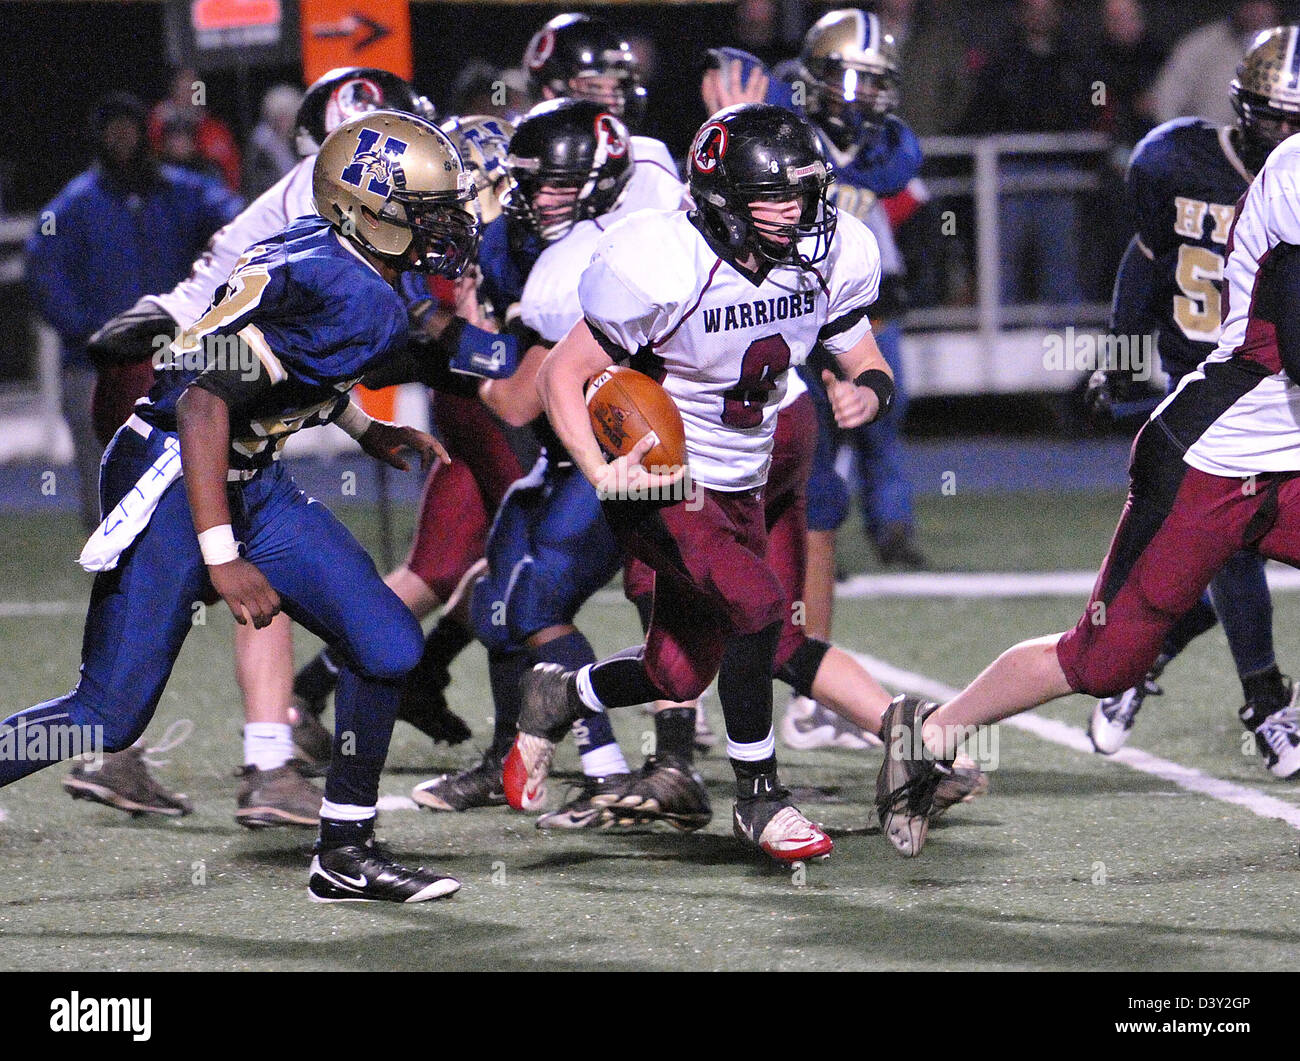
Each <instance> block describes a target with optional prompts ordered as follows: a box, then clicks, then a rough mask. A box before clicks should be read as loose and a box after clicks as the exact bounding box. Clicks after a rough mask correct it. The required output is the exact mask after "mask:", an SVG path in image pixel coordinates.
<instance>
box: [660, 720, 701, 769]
mask: <svg viewBox="0 0 1300 1061" xmlns="http://www.w3.org/2000/svg"><path fill="white" fill-rule="evenodd" d="M655 754H656V755H659V756H664V755H671V756H673V758H675V759H682V760H685V761H686V762H688V763H693V762H694V761H695V708H693V707H670V708H668V709H667V710H665V711H656V712H655Z"/></svg>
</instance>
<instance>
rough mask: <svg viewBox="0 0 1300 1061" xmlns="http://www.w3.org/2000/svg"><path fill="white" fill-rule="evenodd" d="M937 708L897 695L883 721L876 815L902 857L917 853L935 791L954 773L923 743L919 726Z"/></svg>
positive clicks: (926, 827)
mask: <svg viewBox="0 0 1300 1061" xmlns="http://www.w3.org/2000/svg"><path fill="white" fill-rule="evenodd" d="M936 706H937V705H935V704H932V703H930V702H928V701H926V700H921V699H920V698H918V697H915V696H898V697H895V698H894V701H893V703H891V704H890V705H889V707H888V708H887V709H886V711H885V715H884V718H882V719H881V724H880V732H881V736H883V737H884V739H885V761H884V763H882V764H881V767H880V773H879V775H878V776H877V777H876V813H877V814H878V815H879V817H880V827H881V829H882V830H883V831H884V834H885V836H886V837H888V839H889V842H890V843H891V844H893V845H894V847H895V848H897V849H898V852H899V854H901V855H903V857H904V858H912V857H914V856H916V855H919V854H920V853H921V848H922V847H924V846H925V837H926V833H927V831H928V830H929V824H930V814H931V811H932V810H933V808H934V795H935V790H936V789H937V788H938V786H939V783H940V782H941V781H943V780H944V779H945V778H946V777H947V776H948V775H949V774H951V773H952V768H951V765H950V764H947V763H941V762H938V761H936V760H935V759H934V757H933V756H932V755H931V754H930V752H929V751H928V750H926V748H925V746H924V745H923V744H922V742H921V722H922V720H923V719H924V717H925V716H926V715H927V714H929V713H930V712H931V711H933V710H934V709H935V707H936Z"/></svg>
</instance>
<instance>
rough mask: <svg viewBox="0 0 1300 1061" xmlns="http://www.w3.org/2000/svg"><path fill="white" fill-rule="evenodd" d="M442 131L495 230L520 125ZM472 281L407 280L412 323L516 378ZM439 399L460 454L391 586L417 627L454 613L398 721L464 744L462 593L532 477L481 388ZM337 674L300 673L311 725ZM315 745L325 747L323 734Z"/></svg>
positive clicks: (482, 123) (412, 680)
mask: <svg viewBox="0 0 1300 1061" xmlns="http://www.w3.org/2000/svg"><path fill="white" fill-rule="evenodd" d="M441 128H442V131H443V132H445V133H446V134H447V135H448V136H449V137H450V138H451V141H452V143H454V144H455V145H456V149H457V151H459V153H460V156H461V158H462V159H463V160H464V162H465V164H466V166H468V167H469V169H470V170H471V172H472V173H473V176H474V184H475V187H476V188H477V189H478V211H479V218H480V221H481V223H483V224H485V225H486V224H491V223H492V222H494V221H496V219H497V218H498V217H500V215H501V195H502V194H503V193H504V191H505V184H506V180H507V178H506V169H505V158H506V154H507V152H508V150H509V146H510V138H511V136H512V135H513V134H514V127H513V126H512V125H511V124H510V123H509V122H507V121H505V120H504V119H502V118H494V117H491V116H489V115H468V116H462V117H456V118H451V119H448V120H447V121H446V122H444V123H443V124H442V126H441ZM473 273H474V270H470V271H467V273H466V275H465V276H463V277H461V278H459V279H458V280H455V281H451V280H448V279H447V278H445V277H433V278H431V279H429V280H428V281H427V282H426V280H425V278H423V277H419V278H408V282H407V283H406V284H405V288H406V290H407V291H408V293H409V294H410V296H411V299H412V304H413V316H414V317H415V318H416V320H417V321H430V320H433V319H434V318H435V317H437V316H439V315H440V314H441V315H443V316H445V315H446V314H447V313H454V314H455V315H456V316H457V317H458V318H459V320H458V321H453V322H452V324H451V325H450V326H449V329H450V335H447V334H444V335H443V338H444V339H446V338H454V339H455V340H456V342H457V344H458V347H463V348H464V350H463V351H462V358H463V359H464V360H465V362H466V364H468V365H469V366H470V367H473V364H474V359H475V358H477V359H478V362H479V363H486V365H487V370H488V371H491V372H501V373H502V374H509V368H510V367H511V366H513V365H514V364H515V363H516V362H517V357H516V355H515V352H514V351H515V349H516V340H515V337H514V336H513V335H509V334H498V332H497V330H496V324H495V322H494V321H493V320H492V313H491V309H490V308H488V309H487V310H484V309H483V308H482V307H480V305H479V298H478V290H479V289H478V285H477V283H476V282H475V279H474V275H473ZM412 280H413V281H414V282H411V281H412ZM432 400H433V410H432V411H433V422H434V424H435V429H436V432H437V434H438V436H439V438H440V440H441V441H442V443H443V445H444V446H446V447H447V451H448V452H449V453H450V454H451V455H452V463H450V464H447V463H444V462H442V461H439V462H438V463H437V464H435V465H434V467H433V469H432V470H431V471H430V473H429V477H428V479H427V480H426V482H425V484H424V491H423V494H422V495H421V498H420V509H419V515H418V518H417V523H416V532H415V538H414V541H413V542H412V544H411V550H410V552H409V554H408V555H407V557H406V559H405V561H404V562H403V563H402V564H401V565H399V566H398V567H397V568H396V569H395V570H394V571H392V572H390V573H389V575H388V576H387V577H386V578H385V579H384V581H385V582H386V583H387V584H388V586H389V588H390V589H392V590H393V592H394V593H396V594H397V595H398V596H399V597H400V598H401V599H402V600H403V601H404V602H405V603H406V604H407V606H408V607H410V609H411V611H412V612H414V613H415V616H416V618H418V619H423V618H424V617H425V616H426V615H428V614H429V613H430V612H432V611H433V610H434V609H435V608H438V607H439V606H440V605H445V606H446V607H445V609H444V612H443V614H442V616H441V617H440V618H439V620H438V622H437V623H436V624H435V626H434V628H433V629H432V630H431V631H430V632H429V635H428V637H427V638H426V639H425V650H424V655H423V656H421V658H420V662H419V664H418V665H417V666H416V668H415V669H414V670H413V671H412V672H411V674H410V676H409V678H408V680H407V684H406V688H405V689H404V690H403V693H402V705H401V710H400V712H399V714H398V717H399V718H406V719H408V720H410V721H411V722H412V723H413V724H415V725H417V727H418V728H420V729H421V730H422V731H423V732H424V733H426V734H427V735H429V736H431V737H433V738H434V739H435V740H445V741H447V742H448V743H449V744H457V743H459V742H461V741H463V740H466V739H468V738H469V736H470V731H469V728H468V727H467V726H466V725H465V723H464V722H463V721H462V720H461V719H460V718H459V717H458V716H457V715H456V714H455V713H454V712H453V711H451V710H450V709H449V708H448V707H447V702H446V698H445V696H444V690H445V689H446V688H447V686H448V684H449V683H450V681H451V673H450V670H449V668H450V666H451V663H452V661H453V660H454V659H455V658H456V656H457V655H458V654H459V653H460V652H461V651H462V650H463V649H464V648H465V647H466V646H468V645H469V644H470V643H471V642H472V641H473V640H474V635H473V633H472V631H471V629H470V625H469V618H468V614H467V612H468V608H467V605H468V598H467V596H466V595H465V594H463V593H462V594H459V595H458V594H457V589H458V587H460V585H461V583H462V581H463V580H464V579H465V577H466V574H467V572H469V571H470V569H471V568H472V567H473V566H474V565H475V564H477V563H480V562H481V561H482V557H483V550H484V545H485V543H486V540H487V532H488V526H489V523H490V521H491V518H492V514H493V513H494V512H496V510H497V508H498V507H499V506H500V504H501V499H502V498H503V497H504V496H505V492H506V490H507V489H508V488H509V486H510V484H511V483H513V482H514V481H515V480H516V479H518V478H519V477H520V476H522V475H523V467H522V466H521V464H520V459H519V457H518V456H517V455H516V453H515V450H514V448H512V444H511V439H510V438H509V436H508V434H507V432H506V431H504V430H503V429H502V426H501V425H500V424H499V423H498V422H497V421H496V420H495V419H494V418H493V417H492V416H491V414H490V413H489V412H488V411H487V409H485V408H484V407H483V405H482V403H481V402H479V400H478V397H477V391H476V390H475V389H474V387H471V388H470V389H469V390H468V391H466V392H464V393H450V392H449V391H447V390H436V391H433V392H432ZM447 512H455V513H456V514H457V518H456V519H454V520H449V519H447V518H446V513H447ZM462 601H463V602H464V603H463V604H462V603H460V602H462ZM338 672H339V667H338V664H337V663H336V662H335V661H334V660H333V659H332V658H331V656H330V654H329V650H328V649H324V650H322V651H321V652H320V653H319V654H318V655H317V656H316V658H315V659H313V660H312V661H311V662H310V663H308V664H307V665H306V666H305V667H303V668H302V670H301V671H299V672H298V674H297V676H296V677H295V678H294V683H293V684H294V695H295V697H296V699H297V702H298V704H299V706H300V710H301V711H303V712H304V713H305V714H307V715H309V716H310V717H312V718H315V717H317V716H319V715H320V714H321V712H323V711H324V709H325V704H326V698H327V697H328V696H329V694H330V693H331V692H332V691H333V689H334V686H335V684H336V681H337V676H338ZM320 732H321V733H323V732H324V730H323V727H322V728H321V729H320ZM326 736H327V737H328V735H326ZM316 740H317V742H318V745H319V736H317V737H316ZM314 750H315V752H316V754H317V756H318V757H328V754H329V744H328V739H327V740H326V741H325V743H324V746H323V747H320V746H317V747H316V748H315V749H314Z"/></svg>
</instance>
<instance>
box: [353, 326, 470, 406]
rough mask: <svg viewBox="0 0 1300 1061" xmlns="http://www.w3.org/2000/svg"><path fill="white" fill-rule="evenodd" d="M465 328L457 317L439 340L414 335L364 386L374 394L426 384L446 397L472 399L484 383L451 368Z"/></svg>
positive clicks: (373, 372)
mask: <svg viewBox="0 0 1300 1061" xmlns="http://www.w3.org/2000/svg"><path fill="white" fill-rule="evenodd" d="M464 326H465V322H464V321H463V320H461V319H460V318H459V317H456V318H454V319H453V320H452V322H451V323H450V324H449V325H447V327H446V329H445V330H444V331H443V333H442V335H441V336H439V337H438V338H437V339H430V338H429V337H428V336H424V335H420V334H418V333H417V334H414V335H412V336H411V338H410V341H409V342H408V343H407V344H406V347H405V349H403V350H402V352H401V353H400V354H396V355H394V356H393V357H391V358H389V359H388V360H387V361H385V362H384V363H383V364H382V365H381V366H380V367H379V368H377V369H375V370H374V371H372V372H369V373H367V374H366V377H365V378H364V379H363V380H362V381H361V382H362V383H363V384H365V385H366V386H367V387H370V388H371V389H374V390H378V389H379V388H381V387H392V386H396V385H397V384H399V383H423V384H424V385H425V386H426V387H432V388H433V389H434V390H436V391H442V392H443V393H444V394H455V395H458V396H460V397H462V398H473V397H474V396H475V395H477V394H478V385H479V383H481V382H482V381H481V380H480V379H479V378H478V377H477V376H467V375H465V374H464V373H461V372H453V371H452V370H451V368H450V367H449V366H448V361H449V358H450V356H451V352H453V351H455V349H456V343H457V341H458V340H459V338H460V332H461V329H462V328H464Z"/></svg>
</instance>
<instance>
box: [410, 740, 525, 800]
mask: <svg viewBox="0 0 1300 1061" xmlns="http://www.w3.org/2000/svg"><path fill="white" fill-rule="evenodd" d="M411 799H413V800H415V802H416V803H418V804H419V805H420V806H421V807H427V808H428V809H429V810H435V811H462V810H472V809H473V808H475V807H501V806H504V805H505V802H506V793H505V789H504V788H502V786H501V764H500V763H499V762H497V761H496V760H495V759H494V758H493V756H492V753H491V752H489V753H488V754H486V755H484V756H483V760H482V762H480V763H479V764H478V765H477V766H471V767H470V768H469V769H468V770H462V771H461V772H460V773H458V774H440V775H439V776H437V777H435V778H433V779H432V780H429V781H424V782H422V783H421V784H418V785H416V786H415V788H413V789H411Z"/></svg>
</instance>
